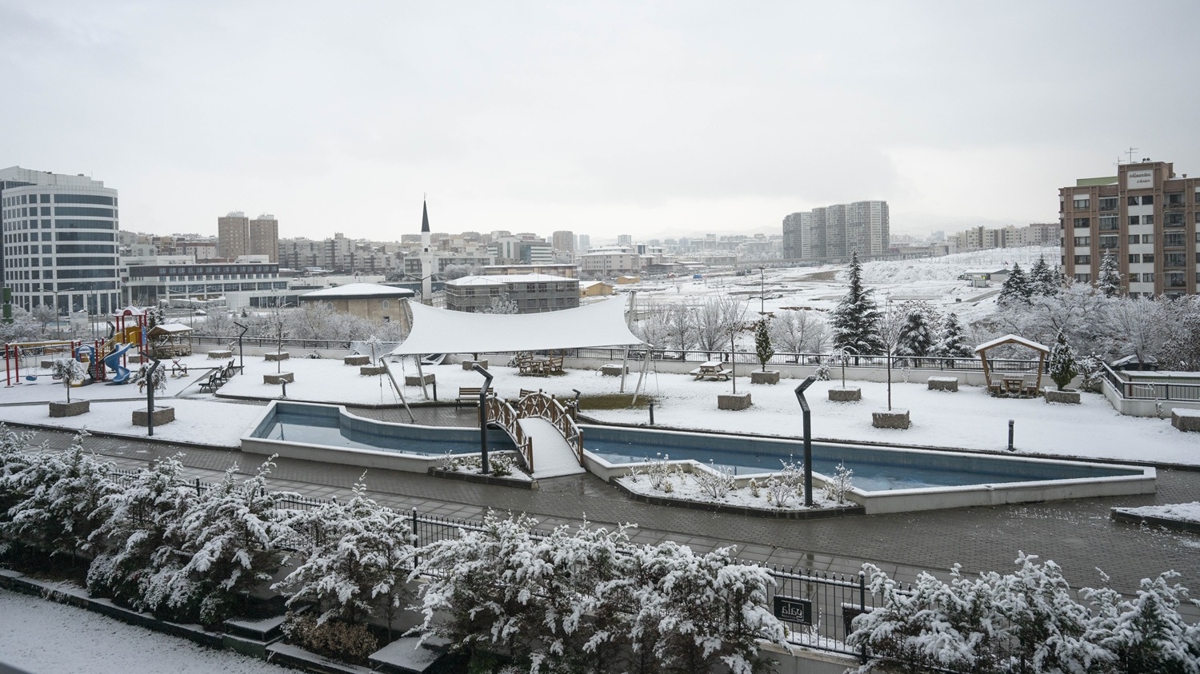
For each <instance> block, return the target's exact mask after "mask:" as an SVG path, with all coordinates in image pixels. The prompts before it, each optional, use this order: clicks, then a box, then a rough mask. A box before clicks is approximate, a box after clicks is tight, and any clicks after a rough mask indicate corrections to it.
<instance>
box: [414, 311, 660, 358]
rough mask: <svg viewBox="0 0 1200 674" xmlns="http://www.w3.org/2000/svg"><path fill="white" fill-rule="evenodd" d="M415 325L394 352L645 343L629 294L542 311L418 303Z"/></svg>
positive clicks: (512, 350)
mask: <svg viewBox="0 0 1200 674" xmlns="http://www.w3.org/2000/svg"><path fill="white" fill-rule="evenodd" d="M412 312H413V327H412V332H411V333H409V335H408V339H406V340H404V342H403V343H402V344H401V345H400V346H398V347H396V348H395V350H393V351H392V354H394V355H414V354H425V353H509V352H515V351H549V350H553V349H586V348H590V347H601V346H626V345H632V344H642V340H640V339H638V338H637V337H635V336H634V335H633V333H631V332H630V331H629V327H628V326H627V325H626V324H625V300H624V299H612V300H608V301H605V302H597V303H595V304H588V305H586V306H582V307H578V308H575V309H563V310H562V311H547V312H544V313H540V314H477V313H467V312H464V311H450V310H448V309H436V308H434V307H427V306H425V305H423V304H413V305H412Z"/></svg>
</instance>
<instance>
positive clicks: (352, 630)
mask: <svg viewBox="0 0 1200 674" xmlns="http://www.w3.org/2000/svg"><path fill="white" fill-rule="evenodd" d="M283 633H284V636H286V637H287V639H288V641H289V642H291V643H293V644H296V645H297V646H299V647H301V648H303V649H304V650H306V651H310V652H312V653H316V654H317V655H324V656H325V657H328V658H336V659H338V660H342V661H344V662H348V663H350V664H353V665H366V664H367V663H368V660H367V658H368V657H369V656H370V655H371V654H372V653H374V652H375V651H377V650H379V642H378V641H377V640H376V639H375V635H373V634H371V631H370V630H369V629H367V626H366V625H364V624H361V623H352V622H346V621H344V620H329V621H326V622H319V621H318V620H317V619H316V618H315V617H313V615H312V614H311V613H301V614H294V613H289V614H288V618H287V620H286V621H285V622H284V623H283Z"/></svg>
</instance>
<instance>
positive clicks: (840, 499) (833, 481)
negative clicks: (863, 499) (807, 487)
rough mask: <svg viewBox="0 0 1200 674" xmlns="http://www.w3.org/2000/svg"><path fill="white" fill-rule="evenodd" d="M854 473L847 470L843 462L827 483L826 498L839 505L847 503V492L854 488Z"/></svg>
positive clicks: (839, 463) (834, 470)
mask: <svg viewBox="0 0 1200 674" xmlns="http://www.w3.org/2000/svg"><path fill="white" fill-rule="evenodd" d="M853 477H854V471H853V470H851V469H849V468H847V467H846V464H844V463H842V462H841V461H839V462H838V465H837V466H836V467H835V468H834V469H833V475H831V476H830V477H829V480H828V481H826V482H825V488H824V489H823V490H822V491H823V492H824V495H825V498H826V499H828V500H830V501H834V502H836V503H838V504H839V505H840V504H842V503H845V502H846V492H848V491H850V489H851V487H853V486H854V485H853Z"/></svg>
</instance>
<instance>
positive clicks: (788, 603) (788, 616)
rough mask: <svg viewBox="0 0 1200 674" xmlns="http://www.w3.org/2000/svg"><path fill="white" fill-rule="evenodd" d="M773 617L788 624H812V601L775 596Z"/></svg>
mask: <svg viewBox="0 0 1200 674" xmlns="http://www.w3.org/2000/svg"><path fill="white" fill-rule="evenodd" d="M775 617H776V618H779V619H780V620H783V621H785V622H790V623H799V624H801V625H811V624H812V600H810V599H797V598H795V597H780V596H778V595H776V596H775Z"/></svg>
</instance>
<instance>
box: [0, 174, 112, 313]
mask: <svg viewBox="0 0 1200 674" xmlns="http://www.w3.org/2000/svg"><path fill="white" fill-rule="evenodd" d="M0 204H2V205H3V217H2V223H3V233H4V252H3V258H2V259H3V266H2V267H0V268H2V269H3V274H4V284H5V285H6V286H8V287H9V288H11V289H12V294H13V304H14V305H17V306H20V307H23V308H24V309H26V310H30V311H32V310H33V309H34V308H36V307H38V306H51V307H56V310H57V312H58V313H59V314H65V313H68V312H75V311H87V312H89V313H100V314H107V313H111V312H113V311H115V310H116V309H117V308H119V307H120V306H121V302H120V299H121V289H120V278H119V276H118V258H117V241H116V237H117V231H118V229H119V228H118V222H119V220H118V204H117V191H116V190H115V189H112V188H111V187H105V186H104V183H103V182H101V181H99V180H92V179H91V178H88V177H86V176H83V175H74V176H71V175H62V174H58V173H50V172H49V171H32V170H29V169H24V168H21V167H19V166H13V167H11V168H7V169H0Z"/></svg>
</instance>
